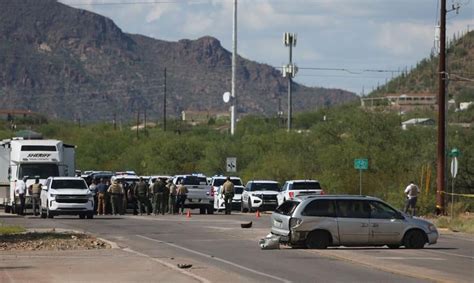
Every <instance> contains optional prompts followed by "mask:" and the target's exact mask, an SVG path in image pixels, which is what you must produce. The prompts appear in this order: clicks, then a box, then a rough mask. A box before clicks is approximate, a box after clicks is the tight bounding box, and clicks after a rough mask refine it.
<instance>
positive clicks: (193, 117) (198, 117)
mask: <svg viewBox="0 0 474 283" xmlns="http://www.w3.org/2000/svg"><path fill="white" fill-rule="evenodd" d="M229 117H230V112H228V111H227V112H217V111H193V110H185V111H182V112H181V119H182V120H183V121H184V122H186V123H188V124H191V125H198V124H206V123H208V122H209V119H211V118H213V119H216V120H218V119H222V118H229Z"/></svg>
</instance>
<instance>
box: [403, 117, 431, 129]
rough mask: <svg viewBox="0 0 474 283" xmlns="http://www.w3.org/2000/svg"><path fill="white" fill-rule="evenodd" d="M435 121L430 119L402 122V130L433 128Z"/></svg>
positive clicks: (414, 119)
mask: <svg viewBox="0 0 474 283" xmlns="http://www.w3.org/2000/svg"><path fill="white" fill-rule="evenodd" d="M434 125H435V120H433V119H431V118H413V119H410V120H407V121H405V122H402V129H404V130H406V129H407V128H408V127H410V126H434Z"/></svg>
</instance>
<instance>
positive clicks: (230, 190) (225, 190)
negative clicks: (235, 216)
mask: <svg viewBox="0 0 474 283" xmlns="http://www.w3.org/2000/svg"><path fill="white" fill-rule="evenodd" d="M222 195H223V196H224V205H225V214H230V212H231V211H232V199H233V198H234V183H232V182H231V181H230V177H227V179H226V181H225V182H224V184H223V185H222Z"/></svg>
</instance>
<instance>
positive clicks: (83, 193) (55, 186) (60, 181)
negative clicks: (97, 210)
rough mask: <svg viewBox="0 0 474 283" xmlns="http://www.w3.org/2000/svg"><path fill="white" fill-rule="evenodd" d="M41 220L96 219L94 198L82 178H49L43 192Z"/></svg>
mask: <svg viewBox="0 0 474 283" xmlns="http://www.w3.org/2000/svg"><path fill="white" fill-rule="evenodd" d="M40 210H41V218H46V217H48V218H53V217H54V216H56V215H79V218H81V219H84V218H86V216H87V218H88V219H92V218H93V217H94V197H93V195H92V192H91V191H90V190H89V187H88V186H87V183H86V181H85V180H84V179H83V178H81V177H49V178H48V179H47V180H46V183H45V185H44V186H43V189H42V190H41V208H40Z"/></svg>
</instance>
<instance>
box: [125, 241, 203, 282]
mask: <svg viewBox="0 0 474 283" xmlns="http://www.w3.org/2000/svg"><path fill="white" fill-rule="evenodd" d="M123 250H124V251H126V252H129V253H133V254H136V255H139V256H143V257H146V258H149V259H151V260H153V261H156V262H158V263H160V264H162V265H164V266H166V267H169V268H171V269H173V270H175V271H177V272H180V273H183V274H185V275H187V276H189V277H192V278H194V279H196V280H198V281H200V282H202V283H211V281H209V280H207V279H206V278H203V277H201V276H198V275H196V274H194V273H191V272H189V271H187V270H183V269H181V268H178V267H176V266H174V265H172V264H171V263H168V262H166V261H163V260H160V259H157V258H155V257H151V256H149V255H147V254H144V253H141V252H137V251H135V250H132V249H130V248H125V249H123Z"/></svg>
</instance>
